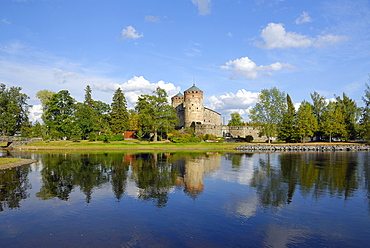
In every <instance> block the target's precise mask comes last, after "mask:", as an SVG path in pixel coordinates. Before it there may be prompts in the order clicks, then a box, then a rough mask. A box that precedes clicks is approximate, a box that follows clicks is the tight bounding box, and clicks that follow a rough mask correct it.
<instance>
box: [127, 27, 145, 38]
mask: <svg viewBox="0 0 370 248" xmlns="http://www.w3.org/2000/svg"><path fill="white" fill-rule="evenodd" d="M121 34H122V35H121V38H122V39H138V38H141V37H143V36H144V35H143V34H139V33H138V32H137V31H136V29H135V28H134V27H133V26H127V27H125V28H124V29H122V31H121Z"/></svg>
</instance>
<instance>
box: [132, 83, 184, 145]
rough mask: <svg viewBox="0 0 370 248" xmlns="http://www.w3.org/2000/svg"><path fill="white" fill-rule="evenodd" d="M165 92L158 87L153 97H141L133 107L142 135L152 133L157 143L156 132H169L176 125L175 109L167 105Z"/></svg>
mask: <svg viewBox="0 0 370 248" xmlns="http://www.w3.org/2000/svg"><path fill="white" fill-rule="evenodd" d="M167 97H168V95H167V92H166V91H165V90H164V89H161V88H160V87H158V88H157V89H156V90H155V91H153V95H141V96H139V98H138V101H137V103H136V106H135V110H136V111H137V112H138V117H139V118H138V119H139V125H140V127H141V130H142V131H143V132H144V133H153V134H154V138H153V140H154V141H157V136H158V132H165V133H167V132H169V131H170V130H172V129H173V127H174V126H175V125H176V124H177V123H178V117H177V115H176V112H175V109H174V108H173V107H172V106H171V105H169V104H168V100H167Z"/></svg>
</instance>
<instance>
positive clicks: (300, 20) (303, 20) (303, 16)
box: [295, 12, 312, 24]
mask: <svg viewBox="0 0 370 248" xmlns="http://www.w3.org/2000/svg"><path fill="white" fill-rule="evenodd" d="M306 22H312V19H311V17H310V16H309V15H308V13H307V12H303V13H302V14H301V15H300V16H299V17H298V18H297V19H296V20H295V24H302V23H306Z"/></svg>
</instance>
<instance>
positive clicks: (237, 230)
mask: <svg viewBox="0 0 370 248" xmlns="http://www.w3.org/2000/svg"><path fill="white" fill-rule="evenodd" d="M2 155H3V156H6V155H11V156H13V157H22V158H33V159H37V160H38V162H36V163H33V164H31V165H26V166H22V167H17V168H13V169H8V170H3V171H0V246H1V247H368V246H369V245H370V184H369V180H370V162H369V161H370V153H369V152H286V153H206V152H204V153H201V152H200V153H190V152H189V153H186V152H174V153H125V152H118V151H115V152H95V153H82V152H76V153H73V152H44V153H41V152H20V151H13V152H12V153H11V154H7V152H6V151H3V152H2Z"/></svg>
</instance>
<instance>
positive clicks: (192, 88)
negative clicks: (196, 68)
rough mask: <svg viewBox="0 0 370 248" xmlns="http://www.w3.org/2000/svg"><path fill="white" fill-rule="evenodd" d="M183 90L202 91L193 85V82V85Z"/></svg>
mask: <svg viewBox="0 0 370 248" xmlns="http://www.w3.org/2000/svg"><path fill="white" fill-rule="evenodd" d="M185 91H202V90H200V89H199V88H198V87H197V86H195V84H193V86H191V87H190V88H189V89H187V90H185Z"/></svg>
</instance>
